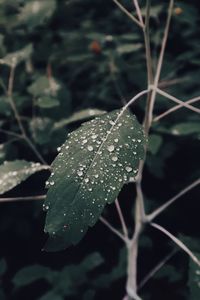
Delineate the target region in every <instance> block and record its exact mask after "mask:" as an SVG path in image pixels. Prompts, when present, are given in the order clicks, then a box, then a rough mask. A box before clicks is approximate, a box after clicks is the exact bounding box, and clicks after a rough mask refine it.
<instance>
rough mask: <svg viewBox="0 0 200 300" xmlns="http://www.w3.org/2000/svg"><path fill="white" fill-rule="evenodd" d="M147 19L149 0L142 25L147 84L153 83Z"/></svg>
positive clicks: (148, 16) (148, 17)
mask: <svg viewBox="0 0 200 300" xmlns="http://www.w3.org/2000/svg"><path fill="white" fill-rule="evenodd" d="M149 19H150V0H147V5H146V18H145V26H144V30H143V34H144V43H145V53H146V65H147V74H148V76H147V77H148V85H150V84H153V67H152V65H153V64H152V56H151V46H150V32H149ZM148 96H150V97H151V94H149V95H148ZM149 99H150V98H149ZM148 102H149V101H147V103H148Z"/></svg>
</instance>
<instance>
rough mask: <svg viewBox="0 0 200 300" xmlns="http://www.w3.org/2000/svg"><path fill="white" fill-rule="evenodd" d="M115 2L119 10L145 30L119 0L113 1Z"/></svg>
mask: <svg viewBox="0 0 200 300" xmlns="http://www.w3.org/2000/svg"><path fill="white" fill-rule="evenodd" d="M113 2H114V3H115V4H116V5H117V6H118V7H119V9H120V10H121V11H122V12H123V13H125V14H126V15H127V16H128V17H129V18H130V19H131V20H132V21H133V22H134V23H135V24H137V25H138V26H139V27H141V28H143V25H142V24H141V23H140V21H138V19H137V18H135V17H134V16H133V15H132V14H131V13H130V12H129V11H128V10H127V9H126V8H125V7H124V6H123V5H122V4H121V3H120V2H119V1H118V0H113Z"/></svg>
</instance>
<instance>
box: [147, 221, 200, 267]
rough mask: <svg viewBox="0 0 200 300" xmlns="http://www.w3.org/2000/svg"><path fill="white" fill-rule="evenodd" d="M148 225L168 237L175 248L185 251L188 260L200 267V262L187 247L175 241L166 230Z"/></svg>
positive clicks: (153, 224) (154, 224)
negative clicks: (188, 257)
mask: <svg viewBox="0 0 200 300" xmlns="http://www.w3.org/2000/svg"><path fill="white" fill-rule="evenodd" d="M150 225H151V226H152V227H154V228H156V229H158V230H159V231H161V232H162V233H164V234H165V235H166V236H168V237H169V238H170V239H171V240H172V241H173V242H174V243H175V244H176V245H177V246H179V247H180V248H181V249H182V250H183V251H185V252H186V253H187V254H188V255H189V256H190V258H191V259H192V260H193V261H194V262H195V263H196V264H197V265H198V266H199V267H200V261H199V260H198V258H197V257H196V256H195V255H194V254H193V253H192V252H191V251H190V249H188V247H187V246H186V245H185V244H183V242H181V241H180V240H179V239H177V238H176V237H175V236H174V235H173V234H171V233H170V232H169V231H168V230H166V229H165V228H164V227H162V226H160V225H158V224H156V223H150Z"/></svg>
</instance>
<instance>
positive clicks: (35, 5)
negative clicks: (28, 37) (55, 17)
mask: <svg viewBox="0 0 200 300" xmlns="http://www.w3.org/2000/svg"><path fill="white" fill-rule="evenodd" d="M55 8H56V1H55V0H48V1H39V0H32V1H27V3H26V4H25V5H24V7H23V8H22V9H21V12H20V14H19V16H18V24H20V25H21V24H26V25H27V27H28V28H30V29H32V28H34V27H35V26H38V25H40V24H42V23H43V22H44V21H45V20H46V19H48V18H50V17H51V16H52V14H53V12H54V10H55Z"/></svg>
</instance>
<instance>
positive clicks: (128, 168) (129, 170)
mask: <svg viewBox="0 0 200 300" xmlns="http://www.w3.org/2000/svg"><path fill="white" fill-rule="evenodd" d="M125 169H126V171H127V172H129V173H130V172H131V171H132V170H133V169H132V168H131V167H126V168H125Z"/></svg>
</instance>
